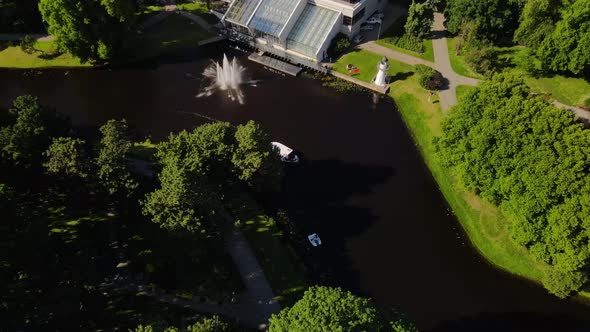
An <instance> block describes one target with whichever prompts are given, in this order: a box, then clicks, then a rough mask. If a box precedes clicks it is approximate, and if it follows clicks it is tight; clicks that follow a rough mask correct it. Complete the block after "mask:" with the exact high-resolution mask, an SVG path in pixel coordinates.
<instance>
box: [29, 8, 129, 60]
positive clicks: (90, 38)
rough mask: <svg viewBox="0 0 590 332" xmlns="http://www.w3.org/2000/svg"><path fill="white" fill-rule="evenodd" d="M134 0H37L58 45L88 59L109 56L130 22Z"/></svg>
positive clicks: (119, 42)
mask: <svg viewBox="0 0 590 332" xmlns="http://www.w3.org/2000/svg"><path fill="white" fill-rule="evenodd" d="M135 9H136V3H135V1H134V0H88V1H84V0H40V2H39V10H40V11H41V15H42V17H43V20H44V21H45V22H47V23H48V24H49V33H50V34H51V35H53V36H54V38H55V42H56V43H57V45H58V47H59V48H60V49H63V50H67V51H68V52H69V53H71V54H72V55H74V56H76V57H78V58H80V60H81V61H83V62H87V61H92V62H105V61H108V60H110V59H111V58H112V57H113V56H114V55H115V53H116V51H117V50H118V49H119V48H120V47H121V45H122V43H123V39H124V38H125V36H126V33H127V31H128V29H129V27H130V26H131V24H132V23H133V20H132V18H133V15H134V12H135Z"/></svg>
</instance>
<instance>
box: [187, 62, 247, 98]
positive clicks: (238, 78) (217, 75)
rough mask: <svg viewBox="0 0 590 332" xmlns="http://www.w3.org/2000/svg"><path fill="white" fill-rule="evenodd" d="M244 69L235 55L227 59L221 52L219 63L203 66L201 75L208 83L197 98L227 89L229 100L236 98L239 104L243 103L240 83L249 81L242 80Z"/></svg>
mask: <svg viewBox="0 0 590 332" xmlns="http://www.w3.org/2000/svg"><path fill="white" fill-rule="evenodd" d="M245 69H246V68H244V67H243V66H242V65H240V64H239V62H238V60H237V59H236V58H235V57H234V58H233V59H232V60H231V61H229V60H228V59H227V56H226V55H225V54H223V61H222V63H221V64H220V63H219V62H213V63H212V64H211V65H209V66H208V67H207V68H205V71H204V72H203V76H205V77H206V78H207V79H208V80H209V85H208V86H206V87H205V88H204V89H203V91H202V92H201V93H199V94H198V95H197V98H200V97H208V96H211V95H212V94H213V92H215V91H216V90H219V91H227V96H228V97H229V98H230V99H231V100H234V101H235V100H237V101H238V102H239V103H240V104H244V94H243V92H242V90H241V85H242V84H244V83H250V82H245V81H244V75H243V74H244V70H245Z"/></svg>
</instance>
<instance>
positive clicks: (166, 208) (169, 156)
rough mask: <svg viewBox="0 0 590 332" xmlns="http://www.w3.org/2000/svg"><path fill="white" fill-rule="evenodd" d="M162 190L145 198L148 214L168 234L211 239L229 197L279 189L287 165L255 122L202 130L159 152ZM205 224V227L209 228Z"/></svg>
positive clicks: (220, 124) (183, 135)
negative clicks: (197, 234) (246, 189)
mask: <svg viewBox="0 0 590 332" xmlns="http://www.w3.org/2000/svg"><path fill="white" fill-rule="evenodd" d="M156 156H157V158H158V161H159V163H160V164H161V165H162V171H161V172H160V174H159V176H158V177H159V182H160V188H158V189H156V190H154V191H153V192H151V193H149V194H148V195H146V199H145V200H144V201H143V212H144V214H145V215H148V216H150V217H151V219H152V221H153V222H155V223H157V224H159V225H161V226H162V227H165V228H168V229H186V230H189V231H199V232H202V233H211V232H214V231H215V230H217V229H218V225H217V224H216V223H215V221H214V218H212V216H213V215H215V214H216V212H217V211H219V210H220V209H222V208H223V207H224V203H225V196H226V195H227V194H229V193H230V192H233V191H236V190H238V191H239V190H243V189H244V188H243V186H244V185H249V186H251V187H253V188H255V189H269V188H278V184H280V181H281V179H282V178H281V176H282V165H281V164H280V161H279V158H278V155H277V153H276V152H275V151H274V150H272V145H271V144H270V138H269V136H268V135H267V134H265V133H264V132H263V131H262V130H261V129H260V127H259V126H258V125H257V124H255V123H254V122H249V123H247V124H246V125H242V126H238V128H237V129H235V128H233V127H232V126H231V125H230V124H229V123H223V122H218V123H212V124H206V125H202V126H199V127H197V128H195V130H193V131H192V132H187V131H182V132H180V133H178V134H172V135H170V137H169V138H168V140H167V141H165V142H162V143H160V144H159V146H158V152H157V154H156ZM205 221H206V222H205Z"/></svg>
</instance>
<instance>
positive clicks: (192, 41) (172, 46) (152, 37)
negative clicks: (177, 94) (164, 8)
mask: <svg viewBox="0 0 590 332" xmlns="http://www.w3.org/2000/svg"><path fill="white" fill-rule="evenodd" d="M212 36H213V35H212V34H211V33H209V32H207V31H205V30H203V29H202V28H201V27H200V26H199V25H197V24H196V23H194V22H193V21H191V20H189V19H188V18H186V17H182V16H180V15H171V16H169V17H167V18H165V19H164V20H162V21H161V22H158V23H157V24H155V25H152V26H151V27H149V28H147V29H145V30H144V31H143V34H141V35H139V36H138V38H137V40H136V42H135V43H132V45H129V46H130V47H129V48H128V49H127V50H126V51H125V52H126V53H127V54H130V56H129V58H130V59H132V60H141V59H149V58H153V57H156V56H159V55H163V54H168V53H172V52H176V51H179V50H182V49H188V48H194V47H197V46H198V43H199V41H202V40H205V39H207V38H210V37H212Z"/></svg>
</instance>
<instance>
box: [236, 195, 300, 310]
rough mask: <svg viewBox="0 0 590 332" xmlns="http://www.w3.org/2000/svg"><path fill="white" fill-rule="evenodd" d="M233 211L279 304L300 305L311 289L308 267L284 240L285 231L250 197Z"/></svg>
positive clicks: (239, 203)
mask: <svg viewBox="0 0 590 332" xmlns="http://www.w3.org/2000/svg"><path fill="white" fill-rule="evenodd" d="M236 202H238V203H237V204H238V205H236V206H234V208H233V209H232V211H233V212H234V215H235V216H236V217H237V219H238V221H239V223H238V224H239V227H240V229H241V230H242V232H243V233H244V236H245V237H246V238H247V239H248V242H249V243H250V247H251V248H252V249H253V250H254V254H255V255H256V258H257V259H258V263H259V264H260V266H261V267H262V269H263V270H264V274H265V276H266V278H267V279H268V281H269V282H270V284H271V287H272V289H273V292H274V294H275V296H276V299H277V301H279V303H280V304H281V305H282V306H283V307H287V306H291V305H293V304H294V303H295V302H297V301H298V300H299V299H300V298H301V296H302V295H303V292H304V291H305V290H306V289H307V287H309V286H310V285H309V282H308V280H307V278H306V277H305V266H304V265H303V262H301V261H300V260H299V258H298V255H297V253H296V252H295V249H293V247H292V246H291V245H290V244H289V243H287V242H286V241H285V240H284V239H283V234H282V231H281V230H280V229H279V228H278V227H277V225H276V223H275V221H274V220H273V219H272V218H269V217H268V216H266V215H264V214H262V213H261V211H260V210H258V208H257V206H256V203H255V202H254V201H253V200H252V199H251V198H248V197H242V198H240V199H238V200H237V201H236Z"/></svg>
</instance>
